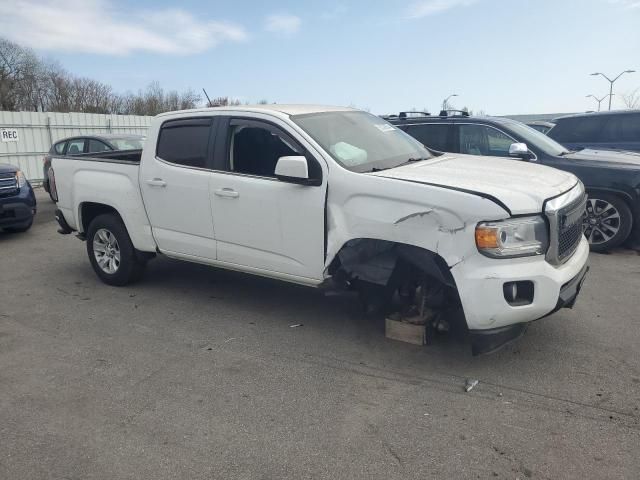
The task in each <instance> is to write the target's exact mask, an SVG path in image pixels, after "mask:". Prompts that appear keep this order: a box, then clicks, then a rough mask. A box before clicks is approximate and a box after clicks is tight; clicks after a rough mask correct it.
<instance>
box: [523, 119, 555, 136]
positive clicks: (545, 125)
mask: <svg viewBox="0 0 640 480" xmlns="http://www.w3.org/2000/svg"><path fill="white" fill-rule="evenodd" d="M527 125H529V126H530V127H531V128H533V129H534V130H538V131H539V132H540V133H545V134H546V133H547V132H548V131H549V130H551V129H552V128H553V127H555V126H556V124H555V123H551V122H545V121H543V120H536V121H534V122H529V123H527Z"/></svg>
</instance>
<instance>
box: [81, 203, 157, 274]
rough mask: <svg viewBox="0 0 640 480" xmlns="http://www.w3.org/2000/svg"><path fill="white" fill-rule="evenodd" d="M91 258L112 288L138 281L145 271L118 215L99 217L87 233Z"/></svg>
mask: <svg viewBox="0 0 640 480" xmlns="http://www.w3.org/2000/svg"><path fill="white" fill-rule="evenodd" d="M87 254H88V255H89V261H90V262H91V266H92V267H93V270H94V271H95V272H96V274H97V275H98V277H100V279H101V280H102V281H103V282H104V283H107V284H109V285H115V286H123V285H127V284H129V283H131V282H134V281H135V280H138V279H139V278H140V276H141V275H142V272H143V270H144V266H145V262H143V261H141V260H140V259H139V258H138V257H137V255H136V250H135V248H134V246H133V243H131V238H130V237H129V233H128V232H127V228H126V227H125V226H124V223H122V220H121V219H120V218H119V217H118V216H116V215H114V214H103V215H99V216H97V217H96V218H95V219H93V221H92V222H91V224H90V225H89V228H88V229H87Z"/></svg>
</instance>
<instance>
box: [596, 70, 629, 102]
mask: <svg viewBox="0 0 640 480" xmlns="http://www.w3.org/2000/svg"><path fill="white" fill-rule="evenodd" d="M634 72H635V70H625V71H624V72H622V73H621V74H620V75H618V76H617V77H616V78H614V79H613V80H611V79H610V78H609V77H607V76H606V75H605V74H604V73H601V72H595V73H592V74H591V76H598V75H602V76H603V77H604V78H606V79H607V81H608V82H609V110H611V100H612V99H613V84H614V83H615V82H616V80H618V79H619V78H620V77H621V76H622V75H624V74H625V73H634Z"/></svg>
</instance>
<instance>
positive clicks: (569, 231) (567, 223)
mask: <svg viewBox="0 0 640 480" xmlns="http://www.w3.org/2000/svg"><path fill="white" fill-rule="evenodd" d="M586 203H587V196H586V195H585V194H584V193H583V194H582V195H580V196H578V198H575V199H573V200H571V201H570V203H568V204H567V205H563V206H561V207H560V208H559V209H558V210H556V211H547V218H548V219H549V226H550V229H551V231H550V234H551V235H550V245H549V252H548V254H547V260H549V262H550V263H553V264H556V265H557V264H560V263H563V262H564V261H566V260H568V259H569V258H570V257H571V256H572V255H573V254H574V252H575V251H576V249H577V248H578V245H580V240H581V239H582V235H583V233H582V217H583V215H584V211H585V207H586Z"/></svg>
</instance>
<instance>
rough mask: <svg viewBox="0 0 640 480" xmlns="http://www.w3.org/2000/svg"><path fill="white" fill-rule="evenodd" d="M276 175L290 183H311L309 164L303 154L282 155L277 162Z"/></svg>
mask: <svg viewBox="0 0 640 480" xmlns="http://www.w3.org/2000/svg"><path fill="white" fill-rule="evenodd" d="M275 174H276V177H277V178H278V180H281V181H283V182H289V183H298V184H301V185H307V184H308V183H309V164H308V163H307V159H306V158H305V157H303V156H302V155H296V156H291V157H280V158H279V159H278V163H276V171H275Z"/></svg>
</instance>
